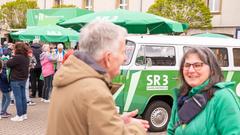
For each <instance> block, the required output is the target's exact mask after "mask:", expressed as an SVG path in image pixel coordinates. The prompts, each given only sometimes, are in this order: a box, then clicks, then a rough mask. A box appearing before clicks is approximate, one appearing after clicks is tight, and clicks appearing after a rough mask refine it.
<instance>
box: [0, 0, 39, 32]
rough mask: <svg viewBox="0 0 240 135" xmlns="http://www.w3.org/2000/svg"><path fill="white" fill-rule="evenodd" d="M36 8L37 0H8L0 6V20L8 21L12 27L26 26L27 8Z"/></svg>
mask: <svg viewBox="0 0 240 135" xmlns="http://www.w3.org/2000/svg"><path fill="white" fill-rule="evenodd" d="M34 8H37V2H36V1H35V0H16V1H13V2H7V3H6V4H4V5H2V6H1V7H0V20H1V21H3V22H6V23H7V24H8V25H9V26H10V28H25V27H26V13H27V10H28V9H34Z"/></svg>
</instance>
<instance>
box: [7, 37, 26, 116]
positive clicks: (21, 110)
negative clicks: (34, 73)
mask: <svg viewBox="0 0 240 135" xmlns="http://www.w3.org/2000/svg"><path fill="white" fill-rule="evenodd" d="M28 51H29V47H28V46H27V45H26V44H25V43H23V42H18V43H16V44H15V47H14V50H13V52H14V54H13V57H12V58H11V59H9V60H8V61H7V63H6V65H7V67H8V68H10V70H11V72H10V86H11V89H12V91H13V95H14V97H15V101H16V110H17V115H16V116H15V117H13V118H11V120H12V121H23V120H26V119H27V99H26V93H25V87H26V81H27V78H28V73H29V57H28Z"/></svg>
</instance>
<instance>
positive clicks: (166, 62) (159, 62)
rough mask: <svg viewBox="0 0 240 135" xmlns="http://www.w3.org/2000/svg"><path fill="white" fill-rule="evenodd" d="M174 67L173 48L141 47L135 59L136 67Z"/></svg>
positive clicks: (174, 55) (174, 56)
mask: <svg viewBox="0 0 240 135" xmlns="http://www.w3.org/2000/svg"><path fill="white" fill-rule="evenodd" d="M149 63H151V65H152V66H174V65H176V54H175V49H174V47H169V46H161V47H159V46H142V47H141V48H140V50H139V52H138V55H137V58H136V65H137V66H140V65H146V64H149Z"/></svg>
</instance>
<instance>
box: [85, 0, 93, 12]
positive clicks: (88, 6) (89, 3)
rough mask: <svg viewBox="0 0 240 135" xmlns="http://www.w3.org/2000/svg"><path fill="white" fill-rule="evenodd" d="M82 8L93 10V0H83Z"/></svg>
mask: <svg viewBox="0 0 240 135" xmlns="http://www.w3.org/2000/svg"><path fill="white" fill-rule="evenodd" d="M83 8H85V9H88V10H93V0H83Z"/></svg>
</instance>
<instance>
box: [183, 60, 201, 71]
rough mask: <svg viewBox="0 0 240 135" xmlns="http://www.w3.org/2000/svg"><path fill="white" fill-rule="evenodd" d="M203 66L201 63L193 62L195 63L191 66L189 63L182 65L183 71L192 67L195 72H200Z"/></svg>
mask: <svg viewBox="0 0 240 135" xmlns="http://www.w3.org/2000/svg"><path fill="white" fill-rule="evenodd" d="M203 65H204V63H203V62H195V63H192V64H191V63H184V65H183V70H189V69H190V67H191V66H192V67H193V68H194V70H195V71H199V70H201V68H202V67H203Z"/></svg>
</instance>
